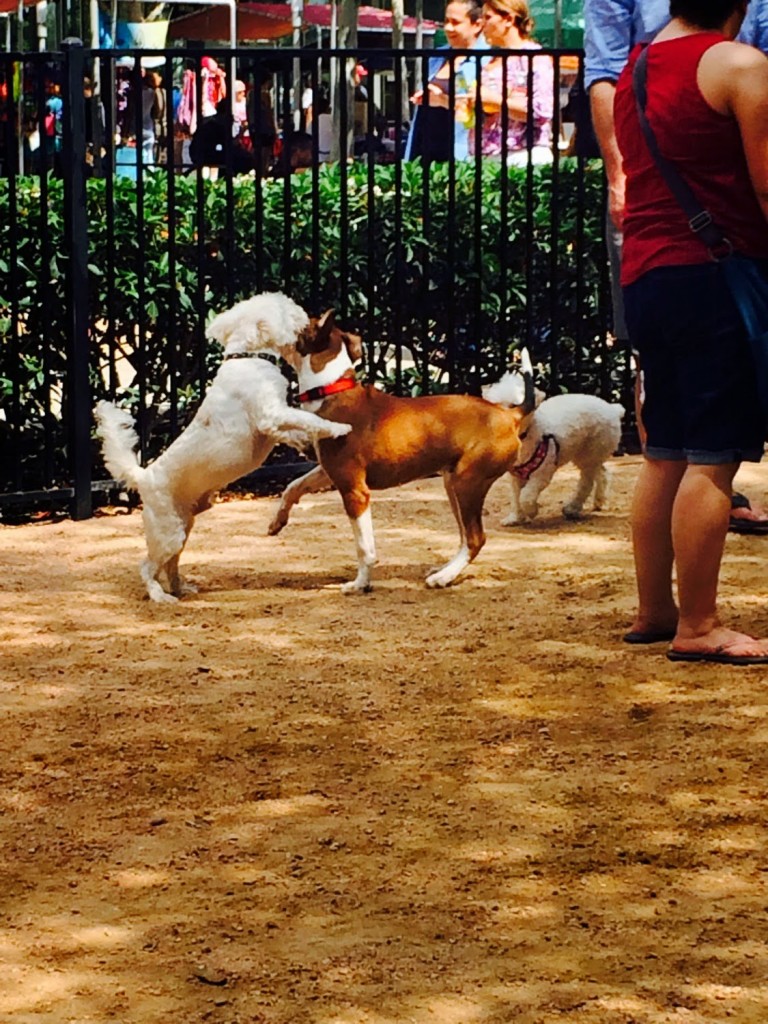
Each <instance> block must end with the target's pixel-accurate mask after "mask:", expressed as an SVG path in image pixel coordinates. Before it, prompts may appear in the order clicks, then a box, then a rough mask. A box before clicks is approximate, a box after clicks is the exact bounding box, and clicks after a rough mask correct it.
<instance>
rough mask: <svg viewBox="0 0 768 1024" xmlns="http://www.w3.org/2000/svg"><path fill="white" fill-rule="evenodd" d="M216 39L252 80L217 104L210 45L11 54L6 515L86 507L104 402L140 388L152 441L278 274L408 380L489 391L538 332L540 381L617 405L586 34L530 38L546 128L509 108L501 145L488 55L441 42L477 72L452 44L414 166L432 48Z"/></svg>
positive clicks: (136, 396)
mask: <svg viewBox="0 0 768 1024" xmlns="http://www.w3.org/2000/svg"><path fill="white" fill-rule="evenodd" d="M208 53H215V59H216V63H218V65H219V66H220V68H221V69H223V70H224V72H225V74H226V77H227V79H228V81H229V82H230V83H233V82H234V81H235V76H237V78H238V79H239V80H240V81H241V82H242V83H243V85H244V86H245V91H246V97H245V102H244V105H241V106H240V107H238V108H235V107H234V106H233V104H232V100H233V99H235V97H234V96H233V92H234V90H233V89H231V88H230V93H229V99H228V100H227V101H225V102H224V103H222V104H220V109H219V111H218V113H217V114H216V115H215V116H214V117H212V116H206V114H208V115H209V114H210V111H206V108H205V102H206V95H205V89H207V88H208V82H207V76H206V75H205V74H204V73H203V71H204V63H203V60H204V58H203V52H202V51H201V50H180V49H174V50H164V51H152V52H149V53H148V52H147V51H142V52H118V51H88V50H85V49H84V48H83V47H82V45H80V43H79V42H78V41H76V40H72V41H68V42H67V43H66V44H65V45H64V47H63V50H62V52H61V53H39V54H38V53H34V54H13V53H11V54H7V55H5V56H4V57H0V86H2V91H1V92H0V393H1V396H2V407H1V408H0V516H5V517H6V518H9V517H10V516H11V515H15V514H18V512H19V511H20V510H28V509H30V508H34V507H35V506H36V505H39V504H40V503H41V502H45V503H58V504H62V503H63V504H65V505H68V506H69V507H70V510H71V513H72V514H73V515H74V516H76V517H84V516H87V515H89V514H90V513H91V510H92V507H93V504H94V502H95V503H98V502H99V501H101V500H102V498H103V495H104V494H105V493H106V492H107V491H108V489H109V482H108V481H106V480H105V476H106V474H105V471H104V469H103V466H102V464H101V462H100V456H99V452H98V446H97V444H96V443H95V441H94V439H93V436H92V421H91V412H92V408H93V404H94V403H95V401H96V400H97V399H98V398H101V397H105V396H111V397H117V398H118V399H119V400H120V401H122V402H124V403H126V404H128V405H130V407H131V408H132V409H133V411H134V413H135V415H136V420H137V424H138V430H139V435H140V438H141V452H142V456H143V457H144V458H145V459H149V458H152V457H153V456H154V455H156V454H157V453H158V451H160V450H162V448H163V447H164V446H165V445H166V444H167V443H168V441H169V440H170V439H171V438H172V437H173V436H175V435H176V434H177V433H178V432H179V431H180V430H181V429H183V427H184V425H185V424H186V423H187V422H188V420H189V419H190V418H191V416H192V415H193V414H194V410H195V408H196V406H197V404H198V403H199V400H200V397H201V395H202V394H203V392H204V390H205V387H206V384H207V382H208V381H209V380H210V379H211V377H212V375H213V374H214V373H215V370H216V367H217V365H218V360H219V353H218V352H217V351H216V350H215V349H214V348H213V347H211V346H210V345H209V344H208V343H207V342H206V339H205V324H206V320H207V319H209V318H210V316H211V315H213V313H215V312H218V311H220V310H221V309H223V308H226V307H228V306H229V305H231V304H232V303H234V302H235V301H237V300H239V299H241V298H244V297H247V296H248V295H251V294H254V293H257V292H260V291H265V290H274V289H279V290H283V291H285V292H287V293H288V294H290V295H291V296H292V297H293V298H295V299H296V300H297V301H299V302H300V303H301V304H302V305H303V306H304V307H305V308H306V309H307V310H308V311H309V312H317V311H320V310H321V309H324V308H328V307H330V306H333V307H334V308H336V310H337V314H338V317H339V319H340V320H341V321H342V322H344V323H345V324H346V325H348V326H349V328H350V329H355V330H358V331H359V332H360V333H361V334H362V335H363V337H364V340H365V343H366V373H367V375H368V376H369V378H370V379H372V380H375V381H376V382H378V383H379V384H381V385H382V386H384V387H387V388H391V389H392V390H394V391H396V392H398V393H412V392H413V393H415V392H417V391H422V392H426V391H435V390H444V391H445V390H457V391H475V392H477V391H478V390H479V388H480V386H481V385H482V384H483V383H485V382H487V381H489V380H492V379H495V378H496V377H498V376H499V375H500V374H501V373H502V372H503V370H504V369H505V368H506V366H507V365H508V362H509V359H510V356H511V354H512V352H513V351H514V350H515V349H517V348H520V347H522V346H523V345H527V346H528V347H529V349H530V351H531V353H532V356H533V359H534V362H535V364H537V366H538V368H539V373H540V377H541V383H542V385H543V386H544V387H545V388H546V389H547V390H548V391H549V392H550V393H555V392H558V391H562V390H569V391H573V390H584V391H589V392H592V393H597V394H602V395H603V396H605V397H610V398H614V399H616V398H618V399H620V400H624V401H625V405H628V404H629V403H628V401H627V397H628V395H629V387H628V380H629V360H628V353H626V352H625V351H621V350H619V348H618V347H617V346H616V345H615V343H614V341H613V339H612V336H611V334H610V301H609V290H608V279H607V272H606V260H605V252H604V246H603V229H602V224H603V216H604V197H603V178H602V168H601V166H600V164H599V162H592V161H590V160H589V159H588V156H587V155H586V154H585V153H584V151H583V150H582V149H581V148H580V147H579V146H578V145H577V144H575V142H574V135H573V121H572V120H570V119H569V115H568V109H569V106H570V108H571V109H573V107H574V102H573V94H576V95H578V94H579V85H580V82H581V74H582V68H581V54H580V52H579V51H530V50H529V51H521V52H520V53H519V54H518V55H517V56H518V57H519V62H520V63H522V68H523V71H522V80H521V82H520V83H519V86H518V88H519V89H520V93H521V95H522V94H526V95H527V97H528V105H529V109H528V113H529V117H528V119H527V123H528V124H529V126H530V125H533V124H539V125H540V126H542V131H541V133H540V135H539V136H538V137H536V136H535V134H534V132H533V131H531V130H527V131H523V133H522V134H520V133H518V136H515V134H514V133H513V132H511V131H510V128H511V118H512V115H511V114H509V111H508V110H507V109H506V108H503V109H502V110H501V112H500V114H499V115H498V117H497V119H496V135H497V136H498V137H500V138H501V144H500V146H499V147H498V152H497V153H489V152H488V149H489V147H490V148H491V149H492V148H493V145H494V143H493V140H491V142H490V143H489V142H488V139H490V134H488V132H487V130H488V126H489V124H490V121H491V120H492V118H491V117H490V115H489V114H488V113H487V112H486V113H485V114H483V113H482V112H481V111H482V106H483V95H482V93H481V79H482V75H483V73H484V69H485V68H486V67H487V66H488V65H489V63H490V61H491V60H492V58H493V57H494V56H499V54H497V53H496V52H495V51H483V52H482V53H479V52H478V51H452V54H453V55H456V56H458V57H466V60H465V62H464V64H463V67H464V72H463V73H462V74H459V73H458V72H457V70H456V65H457V64H458V61H456V63H455V64H454V65H453V66H452V69H451V71H450V74H449V75H448V77H447V79H446V80H445V83H444V85H443V97H444V98H443V99H442V100H441V101H439V102H440V103H442V109H443V110H444V113H443V114H442V115H441V116H442V121H439V120H438V119H435V124H437V126H438V129H437V130H438V131H442V132H446V131H447V133H448V140H449V144H448V147H447V149H446V151H445V153H444V154H442V157H441V155H440V154H439V153H438V154H435V153H434V152H431V153H430V152H425V155H424V156H423V157H421V158H417V159H406V157H411V156H413V151H414V149H418V146H419V145H420V144H423V140H424V136H425V125H426V123H427V119H428V118H429V117H430V111H431V110H432V107H431V105H428V106H427V109H426V113H425V108H424V107H423V106H422V107H421V108H420V109H419V110H418V111H417V109H416V108H415V107H414V105H413V104H412V103H411V104H410V105H409V103H408V97H410V96H411V95H413V94H414V93H416V92H417V91H419V90H421V89H422V88H423V86H424V83H427V82H428V81H429V80H430V78H431V77H432V76H433V73H434V72H433V69H434V66H435V65H434V64H433V63H432V62H433V61H434V59H435V58H436V57H437V53H436V52H433V51H428V50H424V51H413V50H408V51H401V52H396V51H389V50H387V51H384V50H375V51H372V50H371V51H367V50H358V51H355V52H353V53H351V52H350V51H338V50H336V51H334V50H313V51H310V52H307V51H298V50H296V51H294V50H285V49H276V50H262V49H251V50H237V51H229V50H215V51H208ZM504 56H505V57H506V56H508V54H504ZM147 58H149V60H148V59H147ZM142 60H143V61H144V62H145V63H151V64H153V66H154V68H153V71H152V73H151V74H149V73H148V71H147V69H146V68H144V67H142ZM536 61H538V62H539V63H538V64H536V63H535V62H536ZM542 61H544V62H546V63H545V64H542ZM206 63H210V60H206ZM361 65H362V66H363V67H364V68H365V70H366V71H367V74H366V75H365V78H364V79H361V76H360V74H359V71H360V68H361ZM498 66H499V65H498V64H497V67H498ZM500 66H501V69H502V70H501V74H502V79H503V81H502V86H503V89H504V91H505V92H506V91H507V89H508V88H510V87H512V83H511V82H510V81H509V78H510V76H511V75H512V73H513V72H512V70H509V68H508V62H507V61H502V62H501V65H500ZM510 67H511V66H510ZM542 68H543V69H544V75H543V77H542ZM459 70H461V69H459ZM534 75H536V76H537V79H538V82H539V85H538V86H537V85H536V82H535V81H534ZM154 76H157V77H154ZM547 76H549V80H548V85H546V86H542V85H541V82H544V81H545V80H546V79H547ZM537 88H539V89H540V90H541V92H542V95H543V94H544V93H545V92H546V93H547V95H549V96H550V97H551V101H550V102H551V109H550V110H549V111H545V112H544V113H545V114H546V113H549V117H546V116H544V117H542V116H541V110H537V109H536V108H535V102H536V99H537V96H536V89H537ZM149 89H151V90H152V91H153V92H154V101H153V102H151V101H150V97H149V96H148V94H147V91H145V90H149ZM158 94H159V101H158ZM307 97H309V103H308V102H307ZM569 97H570V99H571V102H570V104H569V103H568V100H569ZM237 100H238V103H241V104H242V101H243V97H242V96H239V97H237ZM190 108H191V109H190ZM435 109H437V103H436V104H435ZM414 113H416V115H417V122H418V119H419V118H421V120H422V126H421V143H420V142H419V135H418V133H417V131H416V130H415V129H414V128H413V126H412V124H411V125H409V124H408V122H409V121H410V122H412V121H413V115H414ZM537 119H538V120H537ZM545 121H547V122H548V123H547V124H544V122H545ZM240 122H242V123H241V124H240ZM440 124H442V128H440V127H439V126H440ZM446 126H447V128H446ZM518 127H519V124H518ZM214 129H215V130H214ZM433 129H434V125H433ZM206 130H208V133H209V135H210V139H209V140H208V142H210V143H211V144H210V145H208V144H206V146H207V148H206V147H203V146H201V145H200V144H199V143H200V140H201V139H202V138H203V136H204V135H205V134H206ZM462 133H463V134H462ZM460 134H461V145H462V146H463V147H464V150H463V151H461V152H460V151H459V150H460V147H459V144H458V141H457V140H458V139H459V135H460ZM196 139H197V143H198V144H197V145H196V141H195V140H196ZM211 140H212V142H211ZM444 148H445V147H444ZM422 152H424V151H423V150H422ZM284 461H285V453H281V452H279V451H278V452H276V453H275V455H274V458H273V459H272V461H271V464H270V465H269V466H267V467H265V468H264V469H263V470H262V471H260V474H257V480H256V486H258V479H260V478H266V477H267V476H269V475H273V474H274V473H275V472H276V470H275V465H276V464H278V463H281V462H284Z"/></svg>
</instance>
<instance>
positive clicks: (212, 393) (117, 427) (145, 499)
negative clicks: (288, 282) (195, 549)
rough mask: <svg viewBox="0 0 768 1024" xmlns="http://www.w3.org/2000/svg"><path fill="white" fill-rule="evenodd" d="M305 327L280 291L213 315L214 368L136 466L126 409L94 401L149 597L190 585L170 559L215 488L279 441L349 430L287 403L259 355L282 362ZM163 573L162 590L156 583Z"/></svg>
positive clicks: (173, 594) (168, 595) (301, 442)
mask: <svg viewBox="0 0 768 1024" xmlns="http://www.w3.org/2000/svg"><path fill="white" fill-rule="evenodd" d="M308 324H309V319H308V317H307V314H306V313H305V312H304V310H303V309H302V308H301V306H298V305H297V304H296V303H295V302H294V301H293V300H292V299H289V298H288V297H287V296H285V295H282V294H280V293H279V292H275V293H265V294H263V295H256V296H254V297H253V298H250V299H246V300H244V301H243V302H239V303H237V305H235V306H233V307H232V309H228V310H226V311H225V312H224V313H220V314H219V315H218V316H217V317H215V318H214V319H213V320H212V321H211V323H210V325H209V326H208V329H207V332H206V333H207V335H208V337H210V338H212V339H214V340H215V341H217V342H219V344H221V345H222V346H223V348H224V358H223V361H222V363H221V366H220V367H219V370H218V372H217V374H216V376H215V378H214V380H213V382H212V383H211V385H210V387H209V389H208V392H207V394H206V396H205V398H204V399H203V402H202V404H201V405H200V408H199V409H198V410H197V413H196V415H195V418H194V419H193V420H192V422H191V423H190V424H189V426H188V427H187V428H186V430H185V431H184V432H183V433H182V434H181V435H180V436H179V437H177V438H176V440H175V441H174V442H173V444H172V445H171V446H170V447H169V448H168V449H166V451H164V452H163V454H162V455H160V456H159V457H158V458H157V459H155V461H154V462H152V463H150V465H148V466H146V467H144V468H142V467H141V466H140V465H139V461H138V458H137V456H136V453H135V448H136V446H137V444H138V437H137V436H136V431H135V430H134V426H133V420H132V417H131V415H130V413H128V412H126V411H125V410H124V409H119V408H118V407H117V406H115V405H113V404H112V403H110V402H99V403H98V405H97V406H96V409H95V411H94V415H95V418H96V421H97V423H98V428H97V434H98V435H99V436H100V437H101V439H102V447H103V454H104V462H105V463H106V465H107V469H108V470H109V472H110V473H111V474H112V476H113V477H114V478H115V480H119V481H121V482H123V483H125V484H126V485H127V486H128V487H129V488H130V489H131V490H135V491H138V492H139V494H140V495H141V500H142V503H143V518H144V532H145V535H146V541H147V557H146V559H145V560H144V562H142V565H141V578H142V579H143V580H144V583H145V585H146V588H147V592H148V594H149V596H150V597H151V598H152V600H153V601H161V602H166V601H167V602H171V601H176V600H177V599H178V598H179V597H180V596H181V595H183V594H185V593H189V592H192V591H194V589H195V588H194V587H192V586H190V585H189V584H185V582H184V580H183V579H182V577H181V576H180V575H179V556H180V555H181V552H182V551H183V550H184V545H185V544H186V542H187V538H188V537H189V533H190V530H191V529H192V524H193V523H194V520H195V516H196V515H197V514H198V513H199V512H204V511H205V510H206V509H207V508H210V507H211V504H212V498H213V495H214V494H215V493H216V491H218V490H219V489H220V488H222V487H224V486H226V485H227V484H228V483H231V482H232V481H233V480H237V479H239V478H240V477H241V476H245V474H246V473H250V472H252V471H253V470H254V469H256V468H257V467H258V466H260V465H261V464H262V463H263V462H264V460H265V459H266V457H267V456H268V455H269V453H270V451H271V450H272V448H273V447H274V446H275V445H276V444H278V443H283V444H289V445H292V446H294V447H296V448H304V447H306V446H308V445H311V444H313V443H314V442H315V441H316V440H318V439H319V438H321V437H341V436H343V435H344V434H346V433H348V432H349V430H350V429H351V428H350V426H349V425H348V424H346V423H331V422H330V421H329V420H326V419H321V418H320V417H319V416H315V414H314V413H311V412H306V411H305V410H302V409H293V408H291V407H290V406H289V405H288V403H287V401H286V395H287V391H288V382H287V380H286V379H285V377H284V376H283V375H282V373H281V372H280V369H279V368H278V367H277V366H276V365H275V364H274V363H272V362H270V361H269V360H268V359H261V358H259V356H260V355H261V354H262V353H272V354H273V355H278V356H282V357H283V358H285V359H287V361H289V362H291V361H292V359H294V346H295V343H296V339H297V338H298V336H299V334H300V332H301V331H303V330H304V328H305V327H307V325H308ZM163 573H165V575H166V577H167V581H168V590H167V591H166V590H165V589H164V588H163V586H162V584H161V583H160V581H159V577H160V576H161V575H162V574H163Z"/></svg>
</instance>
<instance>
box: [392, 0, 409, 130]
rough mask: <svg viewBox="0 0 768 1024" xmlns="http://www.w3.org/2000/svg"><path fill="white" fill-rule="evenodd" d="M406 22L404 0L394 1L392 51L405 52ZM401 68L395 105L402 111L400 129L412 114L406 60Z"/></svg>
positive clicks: (401, 60) (402, 62)
mask: <svg viewBox="0 0 768 1024" xmlns="http://www.w3.org/2000/svg"><path fill="white" fill-rule="evenodd" d="M404 20H405V10H404V7H403V0H392V49H393V50H403V49H404V36H403V22H404ZM400 67H401V75H402V77H401V79H400V95H399V96H396V97H395V103H396V104H397V107H398V108H399V111H400V116H399V118H398V119H397V120H398V125H397V127H398V129H399V128H400V126H401V125H402V124H404V123H405V122H406V121H407V120H408V119H409V117H410V116H411V112H410V110H409V108H408V78H407V75H408V66H407V64H406V62H405V58H404V57H403V58H401V59H400Z"/></svg>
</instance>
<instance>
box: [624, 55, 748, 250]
mask: <svg viewBox="0 0 768 1024" xmlns="http://www.w3.org/2000/svg"><path fill="white" fill-rule="evenodd" d="M647 64H648V47H647V46H645V47H644V49H643V52H642V53H641V54H640V56H639V57H638V58H637V61H636V63H635V68H634V71H633V73H632V85H633V87H634V92H635V106H636V107H637V116H638V119H639V121H640V128H641V129H642V132H643V135H644V136H645V141H646V143H647V145H648V149H649V150H650V153H651V156H652V157H653V159H654V162H655V163H656V166H657V167H658V169H659V172H660V174H661V176H662V178H663V179H664V181H665V182H666V183H667V185H668V186H669V190H670V192H671V193H672V195H673V196H674V197H675V199H676V200H677V201H678V203H679V204H680V206H681V207H682V210H683V212H684V213H685V215H686V217H687V218H688V226H689V227H690V229H691V231H693V232H694V233H695V234H696V235H697V236H698V237H699V238H700V239H701V240H702V242H703V243H704V245H706V247H707V248H708V249H709V250H710V254H711V255H713V256H714V257H715V258H717V259H722V257H723V256H724V255H730V253H731V252H733V246H732V245H731V243H730V242H729V241H728V239H727V238H726V237H725V235H724V233H723V231H722V230H721V229H720V228H719V227H718V226H717V224H715V223H714V221H713V220H712V217H711V215H710V213H709V211H708V210H705V209H704V207H703V206H702V205H701V203H700V202H699V201H698V199H697V198H696V196H695V195H694V194H693V192H692V191H691V189H690V187H689V185H688V183H687V181H685V179H684V178H683V177H682V176H681V175H680V173H679V171H678V170H677V168H676V167H675V166H674V165H673V164H672V163H671V162H670V161H669V160H667V158H666V157H665V156H663V155H662V153H661V151H660V150H659V144H658V142H657V141H656V136H655V135H654V132H653V128H651V126H650V124H649V123H648V118H647V117H646V116H645V107H646V103H647V102H648V91H647V88H646V82H647V78H648V67H647ZM715 252H717V255H716V256H715Z"/></svg>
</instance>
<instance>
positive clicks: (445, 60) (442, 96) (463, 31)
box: [405, 0, 485, 162]
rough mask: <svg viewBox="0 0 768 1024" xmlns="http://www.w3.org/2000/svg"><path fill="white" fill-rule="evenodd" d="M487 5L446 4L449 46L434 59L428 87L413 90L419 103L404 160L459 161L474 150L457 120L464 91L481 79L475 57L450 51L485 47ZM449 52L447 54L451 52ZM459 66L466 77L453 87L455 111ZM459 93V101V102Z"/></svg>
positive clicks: (474, 1) (470, 0)
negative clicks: (454, 54) (452, 110)
mask: <svg viewBox="0 0 768 1024" xmlns="http://www.w3.org/2000/svg"><path fill="white" fill-rule="evenodd" d="M482 15H483V8H482V3H481V0H451V2H450V3H449V4H448V6H447V7H446V8H445V22H444V28H445V36H446V39H447V40H448V46H447V47H445V48H442V47H441V49H440V50H438V52H437V53H436V55H435V56H434V57H430V59H429V67H428V71H427V75H428V81H427V85H426V88H424V89H421V90H419V91H418V92H416V93H414V95H413V96H412V97H411V101H412V102H413V103H415V104H416V110H415V111H414V115H413V120H412V121H411V129H410V132H409V133H408V141H407V143H406V146H405V159H406V160H415V159H416V157H421V159H422V160H424V161H429V162H431V161H447V160H450V158H451V154H453V156H454V157H455V159H456V160H464V159H466V157H467V156H468V154H469V131H468V128H467V126H466V124H463V123H462V122H461V120H457V116H460V115H461V113H462V109H463V108H462V105H461V104H462V95H466V93H467V92H468V91H471V89H472V88H474V82H475V77H476V70H475V66H474V65H475V60H474V58H466V57H463V56H456V57H453V58H451V56H450V50H451V49H454V50H470V49H475V48H481V47H484V46H485V41H484V39H483V37H482V34H481V33H482V28H483V20H482ZM446 51H448V52H446ZM459 68H461V69H462V74H461V77H460V78H459V77H456V81H455V85H454V113H453V115H452V114H451V110H450V89H451V76H452V75H453V76H456V75H457V72H458V70H459ZM457 97H458V100H457Z"/></svg>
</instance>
